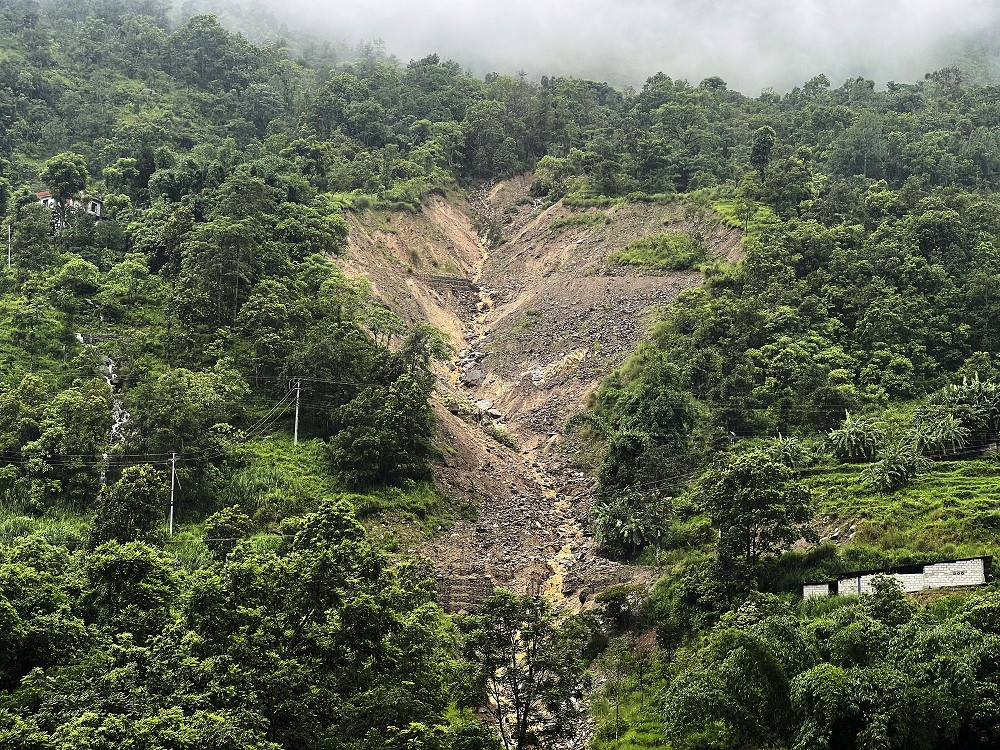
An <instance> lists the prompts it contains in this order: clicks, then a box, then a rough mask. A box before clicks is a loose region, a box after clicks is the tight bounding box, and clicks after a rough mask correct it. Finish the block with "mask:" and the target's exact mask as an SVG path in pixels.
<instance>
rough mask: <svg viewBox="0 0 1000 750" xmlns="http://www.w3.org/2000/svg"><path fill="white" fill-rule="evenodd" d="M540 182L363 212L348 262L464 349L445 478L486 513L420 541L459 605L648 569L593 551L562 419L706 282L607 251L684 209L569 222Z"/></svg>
mask: <svg viewBox="0 0 1000 750" xmlns="http://www.w3.org/2000/svg"><path fill="white" fill-rule="evenodd" d="M529 184H530V181H529V178H528V177H521V178H515V179H512V180H507V181H504V182H501V183H499V184H497V185H494V186H491V187H489V188H487V189H483V190H481V191H479V192H477V193H475V194H473V195H472V196H469V197H468V198H466V197H463V196H458V195H455V196H449V198H448V199H445V198H441V197H438V196H435V197H432V198H430V199H429V200H428V201H427V202H426V203H425V206H424V210H423V212H422V213H421V214H416V215H413V214H379V215H375V214H372V213H370V212H368V213H365V214H359V215H354V216H352V217H351V219H350V221H351V224H352V232H351V238H350V244H349V249H348V252H347V253H346V255H345V256H344V257H343V258H342V259H341V260H340V262H341V264H342V267H343V268H344V269H345V271H346V272H348V273H350V274H358V275H365V276H367V277H368V278H369V279H370V281H371V285H372V289H373V293H374V294H375V295H376V296H377V297H378V298H379V299H380V300H381V301H382V302H383V303H384V304H386V305H387V306H389V307H390V308H392V309H393V310H395V311H396V312H398V313H399V314H400V315H402V316H403V317H404V319H406V320H408V321H410V322H417V321H427V322H430V323H433V324H434V325H436V326H438V327H439V328H441V329H442V330H443V331H445V332H446V333H447V334H448V335H449V336H450V337H451V339H452V343H453V345H454V347H455V351H456V352H457V356H456V359H455V360H454V361H453V362H451V363H449V365H448V366H447V367H442V368H441V370H440V377H439V384H438V394H437V401H438V403H437V404H436V413H437V415H438V418H439V420H438V421H439V425H440V430H439V431H440V447H441V449H442V453H443V456H444V457H443V460H442V461H441V463H440V465H439V466H438V468H437V480H438V484H439V486H440V487H441V489H442V491H444V492H445V493H447V494H448V495H449V496H450V497H452V498H453V499H454V500H455V502H456V504H465V505H466V506H468V507H471V508H474V510H475V512H474V516H475V517H474V520H460V521H458V522H457V523H456V524H455V526H454V527H453V528H452V529H450V530H447V531H444V532H442V534H441V535H440V536H439V537H438V538H436V539H435V540H434V541H433V542H432V543H431V544H429V545H428V547H427V548H426V550H425V552H426V554H428V555H429V556H430V557H431V559H432V560H433V561H434V562H435V564H436V566H437V568H438V571H439V577H440V580H441V584H442V586H441V588H442V594H443V599H444V603H445V604H446V606H447V607H448V608H449V609H451V610H454V611H457V610H462V609H466V608H468V607H470V606H471V605H473V604H474V602H475V600H476V599H478V598H480V597H481V596H482V595H484V594H485V593H486V592H487V591H488V590H489V589H490V588H491V587H492V586H494V585H496V586H505V587H508V588H513V589H515V590H519V591H531V592H536V593H544V594H546V595H547V596H549V597H550V598H551V599H552V600H554V601H556V602H558V603H560V604H562V605H564V606H568V607H572V608H579V607H581V606H585V605H586V602H587V601H588V600H589V598H590V597H591V595H592V594H593V593H596V592H599V591H600V590H601V589H603V588H605V587H607V586H608V585H611V584H613V583H616V582H621V581H628V580H634V579H643V580H649V579H651V578H652V573H651V571H645V570H643V569H639V568H634V567H630V566H624V565H619V564H616V563H613V562H611V561H608V560H605V559H604V558H602V557H600V556H599V555H597V554H596V551H595V548H594V540H593V537H592V534H591V532H590V528H589V520H588V516H589V510H590V505H591V502H592V498H593V492H594V487H595V483H594V480H593V478H592V477H591V476H589V475H588V473H587V472H586V471H584V470H583V467H582V466H581V465H580V461H579V456H578V455H577V449H576V447H575V446H574V444H573V441H572V439H571V438H570V439H568V438H567V436H566V435H565V426H566V422H567V420H568V419H569V418H570V417H571V416H572V415H573V414H576V413H578V412H579V411H580V410H582V409H583V408H584V406H585V402H586V399H587V397H588V395H589V394H590V393H592V392H593V391H594V390H595V389H596V388H597V387H598V385H599V384H600V381H601V379H602V378H603V377H604V376H605V375H606V374H607V373H609V372H611V371H612V370H613V369H614V368H616V367H618V366H619V365H620V364H621V363H622V362H623V361H624V360H625V358H626V357H627V356H628V355H629V354H630V353H631V352H632V351H634V349H635V346H636V345H637V343H638V341H639V340H640V339H641V338H642V337H643V336H644V335H645V331H646V329H647V326H648V322H649V316H650V314H651V311H652V310H653V309H655V308H656V307H657V306H662V305H666V304H669V303H670V302H672V301H673V299H674V298H675V297H676V296H677V294H678V293H679V292H680V291H682V290H683V289H686V288H690V287H693V286H695V285H697V284H698V283H700V275H699V274H697V273H695V272H684V273H672V274H666V275H642V274H639V273H636V272H635V271H633V270H631V269H626V268H621V267H615V266H611V265H609V264H608V263H607V257H608V255H609V253H611V252H613V251H614V250H616V249H619V248H621V247H623V246H624V245H626V244H628V243H629V242H631V241H634V240H636V239H639V238H640V237H643V236H646V235H649V234H654V233H656V232H660V231H664V226H665V225H667V224H677V225H681V222H683V218H682V217H681V216H680V215H679V214H680V212H679V210H678V209H677V208H676V207H672V206H658V205H649V204H635V205H633V204H627V205H623V206H618V207H614V208H612V209H608V210H606V211H604V213H606V214H607V217H608V219H607V223H601V224H596V225H588V224H582V223H573V222H572V220H571V221H570V223H568V224H567V222H566V219H572V217H576V216H579V215H580V214H581V213H583V212H581V211H579V210H572V209H569V208H566V207H564V206H562V205H561V204H555V205H553V206H550V207H548V208H543V207H542V206H541V205H540V204H539V202H538V201H535V200H533V199H532V198H531V197H530V196H529V195H528V185H529ZM590 212H591V213H593V212H594V209H591V210H590ZM560 219H562V220H563V221H562V222H559V221H558V220H560ZM706 240H707V241H708V242H709V244H710V247H712V249H713V251H714V252H716V253H717V254H720V255H730V254H731V253H732V252H733V251H734V248H735V246H736V245H737V243H738V236H736V235H735V233H733V232H731V231H728V230H725V229H722V228H720V227H716V228H714V229H712V230H711V233H710V234H709V235H707V236H706ZM505 434H506V435H507V436H508V438H506V439H503V440H502V441H501V440H498V439H496V438H498V437H499V438H503V436H504V435H505ZM503 443H509V444H510V445H516V446H517V447H516V449H513V448H511V447H508V445H505V444H503Z"/></svg>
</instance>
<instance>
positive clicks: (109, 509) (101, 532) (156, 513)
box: [90, 464, 167, 547]
mask: <svg viewBox="0 0 1000 750" xmlns="http://www.w3.org/2000/svg"><path fill="white" fill-rule="evenodd" d="M166 495H167V485H166V480H165V478H164V476H163V473H162V472H159V471H156V470H155V469H154V468H153V467H152V466H149V465H148V464H141V465H139V466H128V467H126V468H125V469H124V470H122V475H121V477H120V478H119V479H118V481H117V482H115V483H114V484H112V485H110V486H108V487H105V488H104V491H103V492H102V493H101V495H100V497H99V498H98V501H97V516H96V517H95V518H94V528H93V530H92V531H91V534H90V545H91V547H98V546H100V545H102V544H104V543H105V542H107V541H110V540H112V539H113V540H116V541H118V542H122V543H126V542H135V541H140V542H145V541H149V540H151V539H153V538H154V537H155V536H156V532H157V530H158V528H159V526H160V524H161V523H162V521H163V517H164V512H165V510H166V507H167V497H166Z"/></svg>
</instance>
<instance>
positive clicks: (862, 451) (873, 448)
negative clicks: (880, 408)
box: [827, 412, 885, 463]
mask: <svg viewBox="0 0 1000 750" xmlns="http://www.w3.org/2000/svg"><path fill="white" fill-rule="evenodd" d="M827 439H828V440H829V441H830V445H831V446H832V448H833V453H834V455H835V456H837V458H839V459H840V460H842V461H849V462H852V463H857V462H860V461H871V460H872V459H873V458H874V457H875V454H876V453H877V452H878V449H879V446H880V445H881V444H882V441H883V440H884V439H885V432H884V431H883V429H882V426H881V425H880V424H879V423H878V422H876V421H875V420H873V419H866V418H864V417H854V416H851V413H850V412H847V416H846V417H845V419H844V421H843V423H842V424H841V425H840V427H839V428H837V429H836V430H830V433H829V435H827Z"/></svg>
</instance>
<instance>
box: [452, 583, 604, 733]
mask: <svg viewBox="0 0 1000 750" xmlns="http://www.w3.org/2000/svg"><path fill="white" fill-rule="evenodd" d="M461 627H462V629H463V631H464V632H465V639H464V645H463V651H464V654H465V658H466V660H467V661H468V663H469V667H470V668H471V670H472V683H473V686H474V687H475V689H476V695H477V696H479V697H481V698H482V699H483V700H484V702H485V705H486V707H487V709H488V710H489V712H490V714H491V716H492V717H493V721H494V722H495V723H496V725H497V729H498V731H499V734H500V740H501V742H502V743H503V746H504V747H505V748H506V750H525V748H528V747H531V746H537V745H538V744H539V742H543V743H550V742H556V741H558V740H559V739H560V738H566V737H570V736H572V735H573V734H574V733H575V731H576V720H577V718H578V717H579V714H580V712H581V710H582V708H581V707H580V705H579V698H580V696H581V695H582V691H583V687H584V684H585V683H584V666H585V665H584V663H583V662H582V661H581V659H580V650H579V649H580V645H581V644H578V643H574V642H573V641H572V640H567V638H566V637H565V636H564V634H563V633H562V632H561V631H560V628H559V626H558V624H557V621H556V615H555V613H554V612H553V610H552V608H551V606H550V605H549V604H548V602H546V601H545V600H544V599H539V598H534V597H522V596H518V595H516V594H513V593H511V592H509V591H504V590H500V591H498V592H497V593H495V594H494V595H493V596H491V597H490V598H488V599H487V600H486V601H484V602H483V603H482V605H481V608H480V614H478V615H474V616H471V617H468V618H466V619H465V620H464V621H463V622H462V623H461Z"/></svg>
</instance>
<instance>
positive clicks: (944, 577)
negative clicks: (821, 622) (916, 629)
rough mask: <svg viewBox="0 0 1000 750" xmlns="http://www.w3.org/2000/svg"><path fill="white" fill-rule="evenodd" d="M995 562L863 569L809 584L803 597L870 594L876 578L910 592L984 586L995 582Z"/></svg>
mask: <svg viewBox="0 0 1000 750" xmlns="http://www.w3.org/2000/svg"><path fill="white" fill-rule="evenodd" d="M992 561H993V558H991V557H971V558H968V559H965V560H951V561H948V562H939V563H927V564H924V565H906V566H901V567H898V568H887V569H883V570H859V571H855V572H853V573H845V574H844V575H842V576H840V578H838V579H837V580H836V581H824V582H823V583H810V584H806V585H805V586H803V587H802V596H803V597H804V598H806V599H808V598H810V597H813V596H828V595H829V594H840V595H844V594H870V593H872V581H873V580H874V579H875V577H876V576H888V577H889V578H894V579H896V581H897V582H898V583H899V585H900V586H902V587H903V591H906V592H907V593H913V592H915V591H925V590H927V589H944V588H958V587H964V586H982V585H983V584H985V583H988V582H989V581H990V580H991V579H992V576H990V566H991V564H992Z"/></svg>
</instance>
